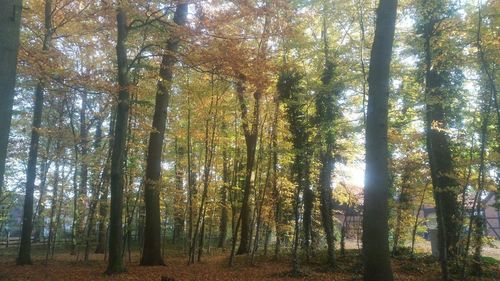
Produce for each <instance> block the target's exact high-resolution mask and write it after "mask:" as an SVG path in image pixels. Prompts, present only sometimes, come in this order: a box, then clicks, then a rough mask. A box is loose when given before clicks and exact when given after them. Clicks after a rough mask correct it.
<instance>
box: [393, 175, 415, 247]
mask: <svg viewBox="0 0 500 281" xmlns="http://www.w3.org/2000/svg"><path fill="white" fill-rule="evenodd" d="M409 181H410V175H409V171H407V170H405V171H403V175H402V182H401V192H400V194H399V198H398V201H397V203H396V227H395V229H394V235H393V244H392V256H398V255H399V254H400V252H401V246H400V243H401V241H400V240H401V232H402V231H403V230H402V228H403V227H404V226H403V223H404V222H403V220H404V214H405V212H407V211H408V209H409V208H410V201H411V198H410V196H411V195H410V192H411V191H410V190H409V189H410V182H409Z"/></svg>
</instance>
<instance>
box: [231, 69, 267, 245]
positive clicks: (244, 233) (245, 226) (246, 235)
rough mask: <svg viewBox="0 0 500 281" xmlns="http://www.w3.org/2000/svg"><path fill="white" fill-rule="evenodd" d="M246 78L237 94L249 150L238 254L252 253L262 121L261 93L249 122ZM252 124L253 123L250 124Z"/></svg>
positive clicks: (255, 95) (256, 98)
mask: <svg viewBox="0 0 500 281" xmlns="http://www.w3.org/2000/svg"><path fill="white" fill-rule="evenodd" d="M244 83H245V78H244V77H242V78H241V79H240V81H238V83H237V89H236V92H237V94H238V99H239V102H240V107H241V119H242V127H243V133H244V136H245V144H246V148H247V149H246V150H247V158H246V166H245V185H244V186H243V200H242V203H241V211H240V217H241V238H240V245H239V248H238V251H237V253H236V254H238V255H241V254H247V253H249V251H250V244H249V242H250V194H251V192H252V188H253V186H252V172H253V167H254V162H255V151H256V148H257V134H258V126H259V120H260V98H261V93H260V92H259V91H256V92H255V93H254V109H253V118H252V120H249V119H250V117H249V116H248V107H247V101H246V99H245V90H246V89H245V87H244ZM250 122H251V123H250Z"/></svg>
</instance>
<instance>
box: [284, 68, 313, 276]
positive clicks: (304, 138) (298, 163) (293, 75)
mask: <svg viewBox="0 0 500 281" xmlns="http://www.w3.org/2000/svg"><path fill="white" fill-rule="evenodd" d="M302 79H303V74H301V73H300V72H298V71H297V70H295V69H291V70H285V71H282V72H281V73H280V77H279V79H278V85H277V89H278V92H279V94H280V100H282V101H283V102H284V103H285V104H286V109H287V111H286V113H287V119H288V122H289V130H290V132H291V134H292V135H291V141H292V144H293V150H294V151H293V157H294V160H293V164H292V171H291V172H292V177H293V182H294V184H295V186H296V188H295V193H294V216H295V233H294V242H293V243H294V244H293V250H292V252H293V269H292V272H293V273H294V274H298V273H299V272H300V270H299V255H298V253H297V251H298V245H299V237H300V234H299V229H300V227H299V217H300V215H299V213H300V209H301V208H300V206H301V204H300V202H301V201H303V205H304V214H303V219H302V221H303V229H304V237H303V239H304V248H305V250H306V255H307V258H308V259H309V255H310V253H309V251H310V243H311V236H312V235H311V232H312V205H313V201H314V193H313V191H312V189H311V180H310V170H311V153H312V150H311V146H310V139H309V138H310V129H311V128H310V124H309V122H308V116H307V107H306V95H305V93H304V87H303V85H302V83H303V82H302ZM301 194H302V200H300V198H301Z"/></svg>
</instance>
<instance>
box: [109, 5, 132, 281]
mask: <svg viewBox="0 0 500 281" xmlns="http://www.w3.org/2000/svg"><path fill="white" fill-rule="evenodd" d="M122 5H123V3H121V4H119V6H118V7H117V14H116V22H117V29H118V37H117V41H116V56H117V68H118V85H119V87H120V88H119V93H118V105H117V108H116V121H115V130H114V140H113V142H114V143H113V151H112V155H111V188H110V189H111V211H110V221H109V261H108V268H107V270H106V272H107V273H108V274H114V273H120V272H124V271H125V265H124V264H123V258H122V247H123V245H122V236H123V230H122V212H123V210H122V209H123V186H124V182H123V177H124V175H123V169H124V161H123V160H124V159H123V156H124V155H123V152H124V151H125V143H126V140H127V120H128V114H129V99H130V94H129V89H128V86H129V85H128V84H129V82H128V63H127V49H126V46H125V41H126V40H127V33H128V27H127V14H126V12H125V10H124V9H125V7H122Z"/></svg>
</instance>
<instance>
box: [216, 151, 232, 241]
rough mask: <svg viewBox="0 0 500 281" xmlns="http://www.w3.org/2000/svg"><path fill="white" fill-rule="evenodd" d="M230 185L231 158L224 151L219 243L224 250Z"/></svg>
mask: <svg viewBox="0 0 500 281" xmlns="http://www.w3.org/2000/svg"><path fill="white" fill-rule="evenodd" d="M229 185H230V174H229V158H228V155H227V150H226V149H224V151H223V152H222V187H221V190H220V193H221V214H220V225H219V242H218V244H217V247H218V248H224V247H225V244H226V237H227V221H228V211H227V192H228V188H229Z"/></svg>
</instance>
